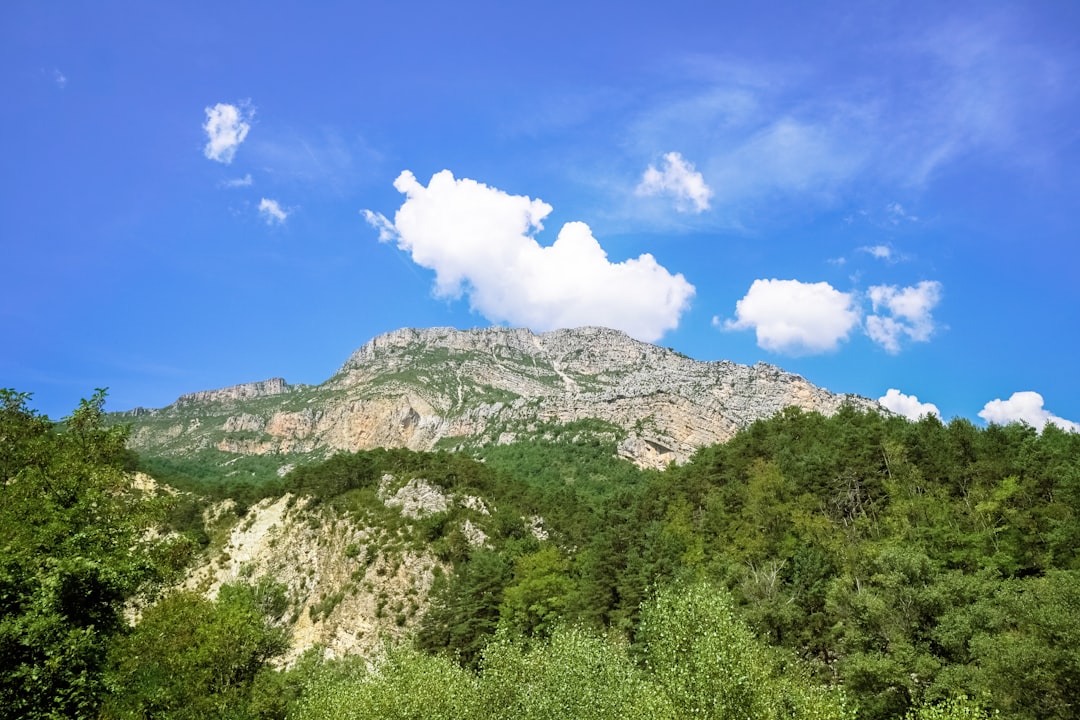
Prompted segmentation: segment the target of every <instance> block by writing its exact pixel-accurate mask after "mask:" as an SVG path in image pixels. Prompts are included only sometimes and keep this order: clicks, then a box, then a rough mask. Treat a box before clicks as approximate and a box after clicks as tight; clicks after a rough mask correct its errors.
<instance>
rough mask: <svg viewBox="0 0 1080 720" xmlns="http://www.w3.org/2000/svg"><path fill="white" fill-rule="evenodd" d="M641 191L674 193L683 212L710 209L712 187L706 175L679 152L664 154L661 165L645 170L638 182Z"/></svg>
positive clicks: (638, 190)
mask: <svg viewBox="0 0 1080 720" xmlns="http://www.w3.org/2000/svg"><path fill="white" fill-rule="evenodd" d="M636 193H637V194H638V195H660V194H667V195H673V196H674V197H675V201H676V208H677V209H678V210H679V211H680V212H687V211H689V210H691V209H692V210H693V211H694V212H699V213H700V212H704V211H706V210H708V209H709V198H711V197H712V194H713V191H712V189H711V188H710V187H709V186H708V185H707V184H706V183H705V178H704V176H702V174H701V173H700V172H698V171H697V170H695V169H694V164H693V163H690V162H687V161H686V160H684V159H683V156H682V155H681V154H679V153H677V152H669V153H667V154H666V155H664V164H663V165H662V167H661V169H659V170H658V169H656V168H655V167H653V166H652V165H649V167H648V168H647V169H646V170H645V173H644V175H642V177H641V183H640V184H638V186H637V190H636Z"/></svg>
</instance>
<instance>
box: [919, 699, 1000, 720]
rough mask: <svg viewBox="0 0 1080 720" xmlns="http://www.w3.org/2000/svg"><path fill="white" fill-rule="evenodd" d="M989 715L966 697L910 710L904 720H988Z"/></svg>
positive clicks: (994, 715) (995, 714)
mask: <svg viewBox="0 0 1080 720" xmlns="http://www.w3.org/2000/svg"><path fill="white" fill-rule="evenodd" d="M991 717H997V713H994V714H993V715H991V714H990V713H989V712H987V711H986V710H984V709H983V708H982V707H981V706H980V705H979V704H978V703H976V702H975V701H974V700H971V699H970V698H968V697H967V696H966V695H961V696H960V697H957V698H953V699H951V700H945V701H943V702H940V703H935V704H933V705H924V706H923V707H920V708H918V709H917V710H911V711H909V712H908V714H907V715H905V716H904V720H990V718H991Z"/></svg>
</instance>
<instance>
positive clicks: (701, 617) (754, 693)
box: [637, 583, 854, 720]
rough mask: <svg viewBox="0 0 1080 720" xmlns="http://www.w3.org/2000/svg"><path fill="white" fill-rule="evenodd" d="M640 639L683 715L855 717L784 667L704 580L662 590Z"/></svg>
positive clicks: (832, 695)
mask: <svg viewBox="0 0 1080 720" xmlns="http://www.w3.org/2000/svg"><path fill="white" fill-rule="evenodd" d="M637 641H638V643H640V645H641V647H642V654H643V656H644V658H645V661H646V663H647V667H648V668H649V670H650V672H651V673H652V675H653V677H654V678H655V679H656V682H658V683H659V684H660V685H661V686H662V687H663V688H664V690H665V692H666V694H667V696H668V698H669V699H670V701H671V702H672V704H673V705H674V707H675V709H676V715H677V716H678V717H696V718H716V719H717V720H736V719H741V718H761V719H766V718H792V719H794V718H806V719H807V720H810V719H811V718H815V719H826V718H828V719H832V718H836V719H838V720H839V719H841V718H854V712H853V710H852V709H851V708H850V707H848V705H847V703H846V701H845V698H844V696H843V695H842V694H840V693H838V692H829V691H822V690H817V689H815V688H814V687H813V686H812V685H811V684H810V683H809V682H808V681H806V680H805V677H804V676H803V675H802V674H801V673H800V671H799V669H798V667H797V666H796V665H794V664H791V665H790V666H789V667H786V668H783V672H781V669H782V668H781V666H780V665H779V664H778V660H779V659H780V658H778V657H777V656H774V654H773V653H772V652H770V651H769V649H768V648H767V647H766V646H765V645H764V644H763V643H762V642H760V641H759V640H757V639H756V638H754V636H753V634H752V633H751V632H750V629H749V628H748V627H747V626H746V625H745V624H744V623H743V622H742V621H741V620H740V619H739V618H738V617H737V616H736V614H735V609H734V605H733V602H732V599H731V597H730V596H729V595H728V594H727V593H726V592H724V591H723V590H720V589H717V588H715V587H713V586H710V585H708V584H706V583H695V584H692V585H674V586H671V587H668V588H666V589H664V590H661V591H660V593H659V594H658V596H657V599H656V602H655V603H654V604H653V605H651V606H649V607H647V608H646V609H645V611H644V612H643V614H642V619H641V627H640V630H639V632H638V640H637Z"/></svg>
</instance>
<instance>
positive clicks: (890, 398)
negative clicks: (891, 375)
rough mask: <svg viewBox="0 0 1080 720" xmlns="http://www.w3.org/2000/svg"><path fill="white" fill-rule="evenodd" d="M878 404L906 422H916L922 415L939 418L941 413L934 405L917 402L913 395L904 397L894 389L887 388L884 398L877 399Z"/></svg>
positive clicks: (917, 399)
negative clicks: (905, 419) (904, 418)
mask: <svg viewBox="0 0 1080 720" xmlns="http://www.w3.org/2000/svg"><path fill="white" fill-rule="evenodd" d="M878 402H879V403H881V404H882V405H883V406H884V407H886V408H887V409H889V410H892V411H893V412H894V413H896V414H898V415H903V416H904V417H906V418H907V419H908V420H918V419H919V418H921V417H923V416H924V415H934V416H936V417H941V412H940V411H939V410H938V409H937V405H935V404H934V403H923V402H919V398H918V397H916V396H915V395H905V394H904V393H902V392H900V391H899V390H897V389H896V388H889V390H888V391H887V392H886V393H885V395H884V397H880V398H878Z"/></svg>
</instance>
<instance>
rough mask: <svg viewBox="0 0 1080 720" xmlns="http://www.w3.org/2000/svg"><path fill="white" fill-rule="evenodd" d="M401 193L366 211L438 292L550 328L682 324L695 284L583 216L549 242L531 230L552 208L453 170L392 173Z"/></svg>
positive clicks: (494, 315)
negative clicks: (596, 231)
mask: <svg viewBox="0 0 1080 720" xmlns="http://www.w3.org/2000/svg"><path fill="white" fill-rule="evenodd" d="M394 187H395V188H397V190H398V191H399V192H401V193H403V194H404V195H405V196H406V199H405V202H404V203H403V204H402V206H401V208H400V209H398V211H397V213H396V214H395V215H394V221H393V222H391V221H390V220H388V219H387V218H386V217H385V216H383V215H381V214H379V213H374V212H371V211H364V217H365V218H366V219H367V221H368V222H369V223H370V224H371V225H372V226H374V227H376V228H377V229H378V230H379V239H380V240H381V241H383V242H386V241H389V240H395V241H396V242H397V245H398V247H400V248H401V249H402V250H405V251H407V252H409V253H410V254H411V256H412V259H413V261H414V262H415V263H417V264H418V265H421V266H423V267H426V268H429V269H432V270H434V271H435V294H436V295H437V296H439V297H448V298H459V297H461V296H462V295H463V294H464V295H467V296H468V297H469V304H470V307H471V308H472V309H473V310H474V311H476V312H478V313H480V314H481V315H483V316H484V317H486V318H488V319H489V320H492V321H494V322H508V323H513V324H517V325H524V326H527V327H530V328H532V329H534V330H550V329H554V328H561V327H576V326H580V325H604V326H607V327H612V328H617V329H619V330H623V331H625V332H627V333H629V334H630V335H632V336H634V337H636V338H639V339H641V340H645V341H655V340H657V339H659V338H660V336H662V335H663V334H664V333H665V332H666V331H668V330H671V329H673V328H675V327H677V326H678V323H679V317H680V316H681V315H682V313H683V312H684V311H685V310H686V309H687V308H688V306H689V303H690V298H691V297H693V295H694V287H693V285H691V284H690V283H688V282H687V281H686V279H685V278H684V277H683V276H682V275H681V274H676V275H672V274H671V273H669V272H668V271H667V270H666V269H665V268H663V267H662V266H661V265H659V264H658V263H657V262H656V260H655V259H654V258H653V256H652V255H649V254H644V255H641V256H640V257H638V258H632V259H629V260H626V261H624V262H620V263H613V262H611V261H609V260H608V258H607V253H606V252H605V251H604V249H603V248H602V247H601V246H600V243H599V242H597V240H596V238H594V237H593V235H592V232H591V231H590V229H589V226H588V225H586V224H585V223H581V222H569V223H566V224H565V225H563V227H562V230H560V232H559V235H558V238H557V239H556V240H555V242H554V243H553V244H552V245H550V246H547V247H545V246H542V245H540V244H539V243H538V242H537V241H536V239H535V237H534V234H535V233H537V232H539V231H540V230H542V229H543V220H544V218H545V217H547V216H548V215H549V214H550V213H551V211H552V207H551V206H550V205H548V204H547V203H545V202H543V201H541V200H534V199H531V198H528V197H524V196H520V195H510V194H508V193H505V192H503V191H501V190H498V189H496V188H492V187H488V186H487V185H484V184H482V183H478V182H476V181H475V180H469V179H466V178H462V179H460V180H458V179H455V178H454V176H453V174H452V173H451V172H450V171H449V170H443V171H442V172H439V173H436V174H435V175H433V176H432V178H431V180H430V182H429V183H428V186H427V187H424V186H423V185H422V184H420V182H418V181H417V179H416V177H415V176H414V175H413V174H412V173H411V172H409V171H408V170H406V171H404V172H402V173H401V175H400V176H398V178H397V180H395V181H394Z"/></svg>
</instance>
